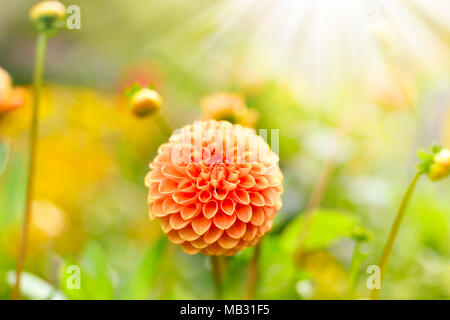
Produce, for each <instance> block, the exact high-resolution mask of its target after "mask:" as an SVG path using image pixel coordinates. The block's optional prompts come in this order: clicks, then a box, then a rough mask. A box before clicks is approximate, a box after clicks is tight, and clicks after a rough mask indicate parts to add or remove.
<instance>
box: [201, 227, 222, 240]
mask: <svg viewBox="0 0 450 320" xmlns="http://www.w3.org/2000/svg"><path fill="white" fill-rule="evenodd" d="M222 234H223V230H221V229H219V228H217V227H216V226H214V225H211V227H210V228H209V230H208V231H207V232H206V233H205V235H204V236H203V240H205V242H206V243H214V242H216V241H217V240H218V239H219V238H220V237H221V236H222Z"/></svg>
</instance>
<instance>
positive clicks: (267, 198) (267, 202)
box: [261, 189, 274, 207]
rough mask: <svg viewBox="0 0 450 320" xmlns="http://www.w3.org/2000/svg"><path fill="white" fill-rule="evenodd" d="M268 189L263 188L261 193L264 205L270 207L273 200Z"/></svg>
mask: <svg viewBox="0 0 450 320" xmlns="http://www.w3.org/2000/svg"><path fill="white" fill-rule="evenodd" d="M269 190H270V189H265V190H262V191H261V195H262V196H263V198H264V205H266V206H269V207H272V206H273V205H274V202H273V200H272V193H271V192H270V191H269Z"/></svg>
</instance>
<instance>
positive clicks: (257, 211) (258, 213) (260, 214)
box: [250, 207, 264, 226]
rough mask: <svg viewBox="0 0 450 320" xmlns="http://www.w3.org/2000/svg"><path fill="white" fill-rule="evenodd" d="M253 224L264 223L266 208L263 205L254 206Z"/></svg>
mask: <svg viewBox="0 0 450 320" xmlns="http://www.w3.org/2000/svg"><path fill="white" fill-rule="evenodd" d="M250 222H251V224H253V225H255V226H260V225H262V224H263V223H264V210H263V209H262V208H261V207H257V208H253V212H252V219H251V220H250Z"/></svg>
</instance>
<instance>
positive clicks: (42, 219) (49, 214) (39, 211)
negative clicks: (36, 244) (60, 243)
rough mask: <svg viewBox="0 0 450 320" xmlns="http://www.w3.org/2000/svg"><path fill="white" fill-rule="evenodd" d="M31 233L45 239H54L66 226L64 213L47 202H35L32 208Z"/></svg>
mask: <svg viewBox="0 0 450 320" xmlns="http://www.w3.org/2000/svg"><path fill="white" fill-rule="evenodd" d="M32 212H33V214H32V216H31V232H32V233H35V235H36V236H40V237H43V238H46V239H52V238H56V237H57V236H59V235H60V234H61V232H63V230H64V228H65V227H66V225H67V218H66V214H65V213H64V211H62V210H61V209H60V208H58V207H57V206H55V205H54V204H53V203H52V202H50V201H47V200H35V201H33V206H32Z"/></svg>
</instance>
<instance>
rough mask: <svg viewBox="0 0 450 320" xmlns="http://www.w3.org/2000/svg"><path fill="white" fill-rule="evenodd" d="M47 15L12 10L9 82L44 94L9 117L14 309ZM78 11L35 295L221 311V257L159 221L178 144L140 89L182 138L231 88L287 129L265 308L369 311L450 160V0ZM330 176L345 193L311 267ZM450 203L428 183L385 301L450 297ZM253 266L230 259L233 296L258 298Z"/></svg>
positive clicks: (5, 210)
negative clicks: (313, 205)
mask: <svg viewBox="0 0 450 320" xmlns="http://www.w3.org/2000/svg"><path fill="white" fill-rule="evenodd" d="M34 3H36V1H29V0H21V1H13V0H0V66H1V67H3V68H4V69H6V70H7V71H8V72H9V73H10V74H11V76H12V78H13V80H14V84H15V85H17V86H22V87H23V88H24V89H25V91H26V92H27V97H26V99H25V100H26V101H25V104H24V105H23V106H21V107H20V108H17V109H16V110H14V111H11V112H8V113H7V114H4V115H2V116H1V118H0V299H9V298H10V296H11V292H12V285H13V283H14V274H13V271H14V269H15V265H16V258H17V254H18V249H19V243H20V236H21V226H22V221H23V213H24V198H25V187H26V186H25V183H26V168H27V150H28V149H27V148H28V130H29V121H30V111H31V105H30V96H29V95H30V93H31V91H30V83H31V76H32V69H33V61H34V47H35V41H36V34H35V32H34V31H33V27H32V25H31V23H30V22H29V18H28V11H29V9H30V8H31V6H32V5H33V4H34ZM63 3H64V4H65V5H66V6H68V5H71V4H74V5H78V6H79V7H80V10H81V29H79V30H62V31H61V32H60V33H59V34H58V35H57V36H55V37H53V38H51V39H50V41H49V47H48V54H47V62H46V70H45V76H44V77H45V89H44V95H43V106H42V109H41V113H40V119H41V128H40V140H39V150H38V158H37V161H38V162H37V182H36V194H35V201H34V202H33V217H32V222H31V233H30V238H29V250H28V254H27V260H26V264H25V273H24V278H23V284H22V296H23V297H24V298H27V299H52V298H63V299H64V298H67V299H113V298H114V299H210V298H212V297H213V296H214V288H213V279H212V276H211V266H210V264H209V260H208V259H207V257H205V256H202V255H195V256H188V255H186V254H184V253H183V252H182V251H181V250H180V249H179V248H178V247H176V246H174V245H173V244H171V243H170V242H168V241H167V240H166V239H165V237H162V231H161V230H160V227H159V223H158V222H151V221H150V220H149V219H148V206H147V189H146V187H145V185H144V176H145V174H146V172H147V171H148V164H149V163H150V162H151V160H152V159H153V157H154V156H155V155H156V150H157V147H158V146H159V145H160V144H161V143H163V142H165V141H166V140H167V139H168V137H167V135H166V133H165V132H164V131H162V130H160V128H159V127H158V126H157V124H156V122H155V119H154V118H153V117H151V116H150V117H147V118H137V117H135V116H134V115H133V114H132V113H131V112H130V110H129V108H128V106H127V103H126V101H125V99H124V95H123V91H124V89H125V88H126V87H127V86H129V85H132V84H134V83H136V82H139V83H144V84H148V83H151V84H153V85H154V86H155V88H156V89H157V90H158V91H159V92H160V94H161V96H162V97H163V99H164V105H163V107H162V109H161V113H162V115H163V116H164V118H165V119H166V120H167V122H168V123H169V125H170V126H171V127H172V128H178V127H181V126H182V125H184V124H188V123H190V122H193V121H194V120H196V119H200V118H203V117H204V114H203V113H202V109H201V108H200V100H201V99H202V97H204V96H205V95H209V94H211V93H215V92H232V93H235V94H238V95H240V96H241V97H243V99H244V101H245V103H246V105H247V107H248V108H249V109H251V110H254V113H253V114H256V115H257V116H256V117H255V119H257V120H255V121H253V123H252V125H253V126H254V127H255V128H267V129H280V132H279V134H280V150H279V153H280V166H281V169H282V171H283V173H284V176H285V193H284V195H283V204H284V206H283V209H282V210H281V211H280V212H279V213H278V214H277V217H276V219H275V224H274V227H273V230H272V231H271V232H270V233H269V234H268V235H266V236H265V237H264V240H263V243H262V249H261V256H260V272H261V277H260V281H259V284H258V287H257V292H256V298H262V299H344V298H361V299H364V298H367V297H368V294H369V290H368V289H367V286H366V280H367V277H368V276H369V275H368V274H367V272H366V269H367V267H368V266H369V265H373V264H377V263H378V261H379V258H380V254H381V251H382V248H383V245H384V242H385V241H386V238H387V235H388V232H389V230H390V226H391V224H392V221H393V219H394V216H395V213H396V209H397V207H398V205H399V202H400V199H401V196H402V194H403V192H404V191H405V189H406V187H407V184H408V183H409V182H410V180H411V179H412V176H413V174H414V170H415V166H416V164H417V163H418V159H417V156H416V151H417V150H418V149H420V148H428V147H429V146H430V145H431V144H432V143H434V142H437V143H440V144H442V145H443V146H446V147H447V148H449V147H450V3H449V2H448V1H446V0H399V1H389V0H384V1H383V0H377V1H375V0H374V1H370V0H345V1H344V0H342V1H339V0H316V1H313V0H299V1H287V0H284V1H279V0H245V1H242V0H221V1H207V0H195V1H194V0H191V1H183V0H165V1H157V0H153V1H144V0H135V1H132V2H130V1H128V2H127V1H119V0H109V1H87V0H86V1H76V0H72V1H66V0H65V1H63ZM324 163H331V164H332V165H331V170H330V172H329V179H328V183H327V188H326V190H325V192H324V194H323V201H322V202H321V204H320V207H319V208H318V209H317V210H316V212H315V218H314V219H313V221H314V222H313V223H312V224H311V227H310V229H311V230H310V232H309V233H308V239H307V246H306V249H307V250H305V252H304V253H303V256H302V257H301V258H300V259H297V258H295V257H294V255H293V252H294V244H295V240H296V239H297V237H298V233H299V230H300V225H301V224H302V217H303V214H304V212H305V208H306V206H307V203H308V201H309V199H310V195H311V192H312V189H313V187H314V185H315V184H316V180H317V178H318V176H319V174H320V172H323V166H324ZM449 193H450V180H449V179H446V180H444V181H442V182H438V183H432V182H430V181H429V180H428V179H423V180H421V181H420V183H419V185H418V188H417V190H416V193H415V194H414V196H413V199H412V202H411V205H410V207H409V210H408V212H407V215H406V218H405V221H404V223H403V225H402V227H401V229H400V233H399V236H398V239H397V242H396V244H395V247H394V251H393V254H392V257H391V260H390V263H389V266H388V269H387V270H388V271H387V274H386V278H385V280H386V281H385V282H384V283H383V291H382V296H381V297H382V298H386V299H449V298H450V256H449V244H450V235H449V227H450V201H449V199H450V198H449ZM355 230H364V232H367V233H368V234H369V237H367V239H364V241H362V242H361V241H360V240H358V239H359V238H358V237H357V236H355ZM360 242H361V243H360ZM356 243H360V244H361V246H360V250H361V262H360V266H358V268H356V270H354V268H351V265H352V257H353V252H354V248H355V244H356ZM252 252H253V249H252V248H249V249H246V250H244V251H243V252H241V253H239V254H237V255H236V256H234V257H232V258H229V259H227V260H226V269H227V275H226V280H225V297H226V298H234V299H242V298H244V297H245V279H246V276H247V272H248V262H249V260H250V259H251V256H252ZM69 265H78V266H80V268H81V274H82V280H81V289H79V290H70V289H68V288H67V286H66V285H65V283H66V279H67V277H68V276H70V274H69V273H67V269H66V267H67V266H69ZM352 287H355V288H354V289H352Z"/></svg>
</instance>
